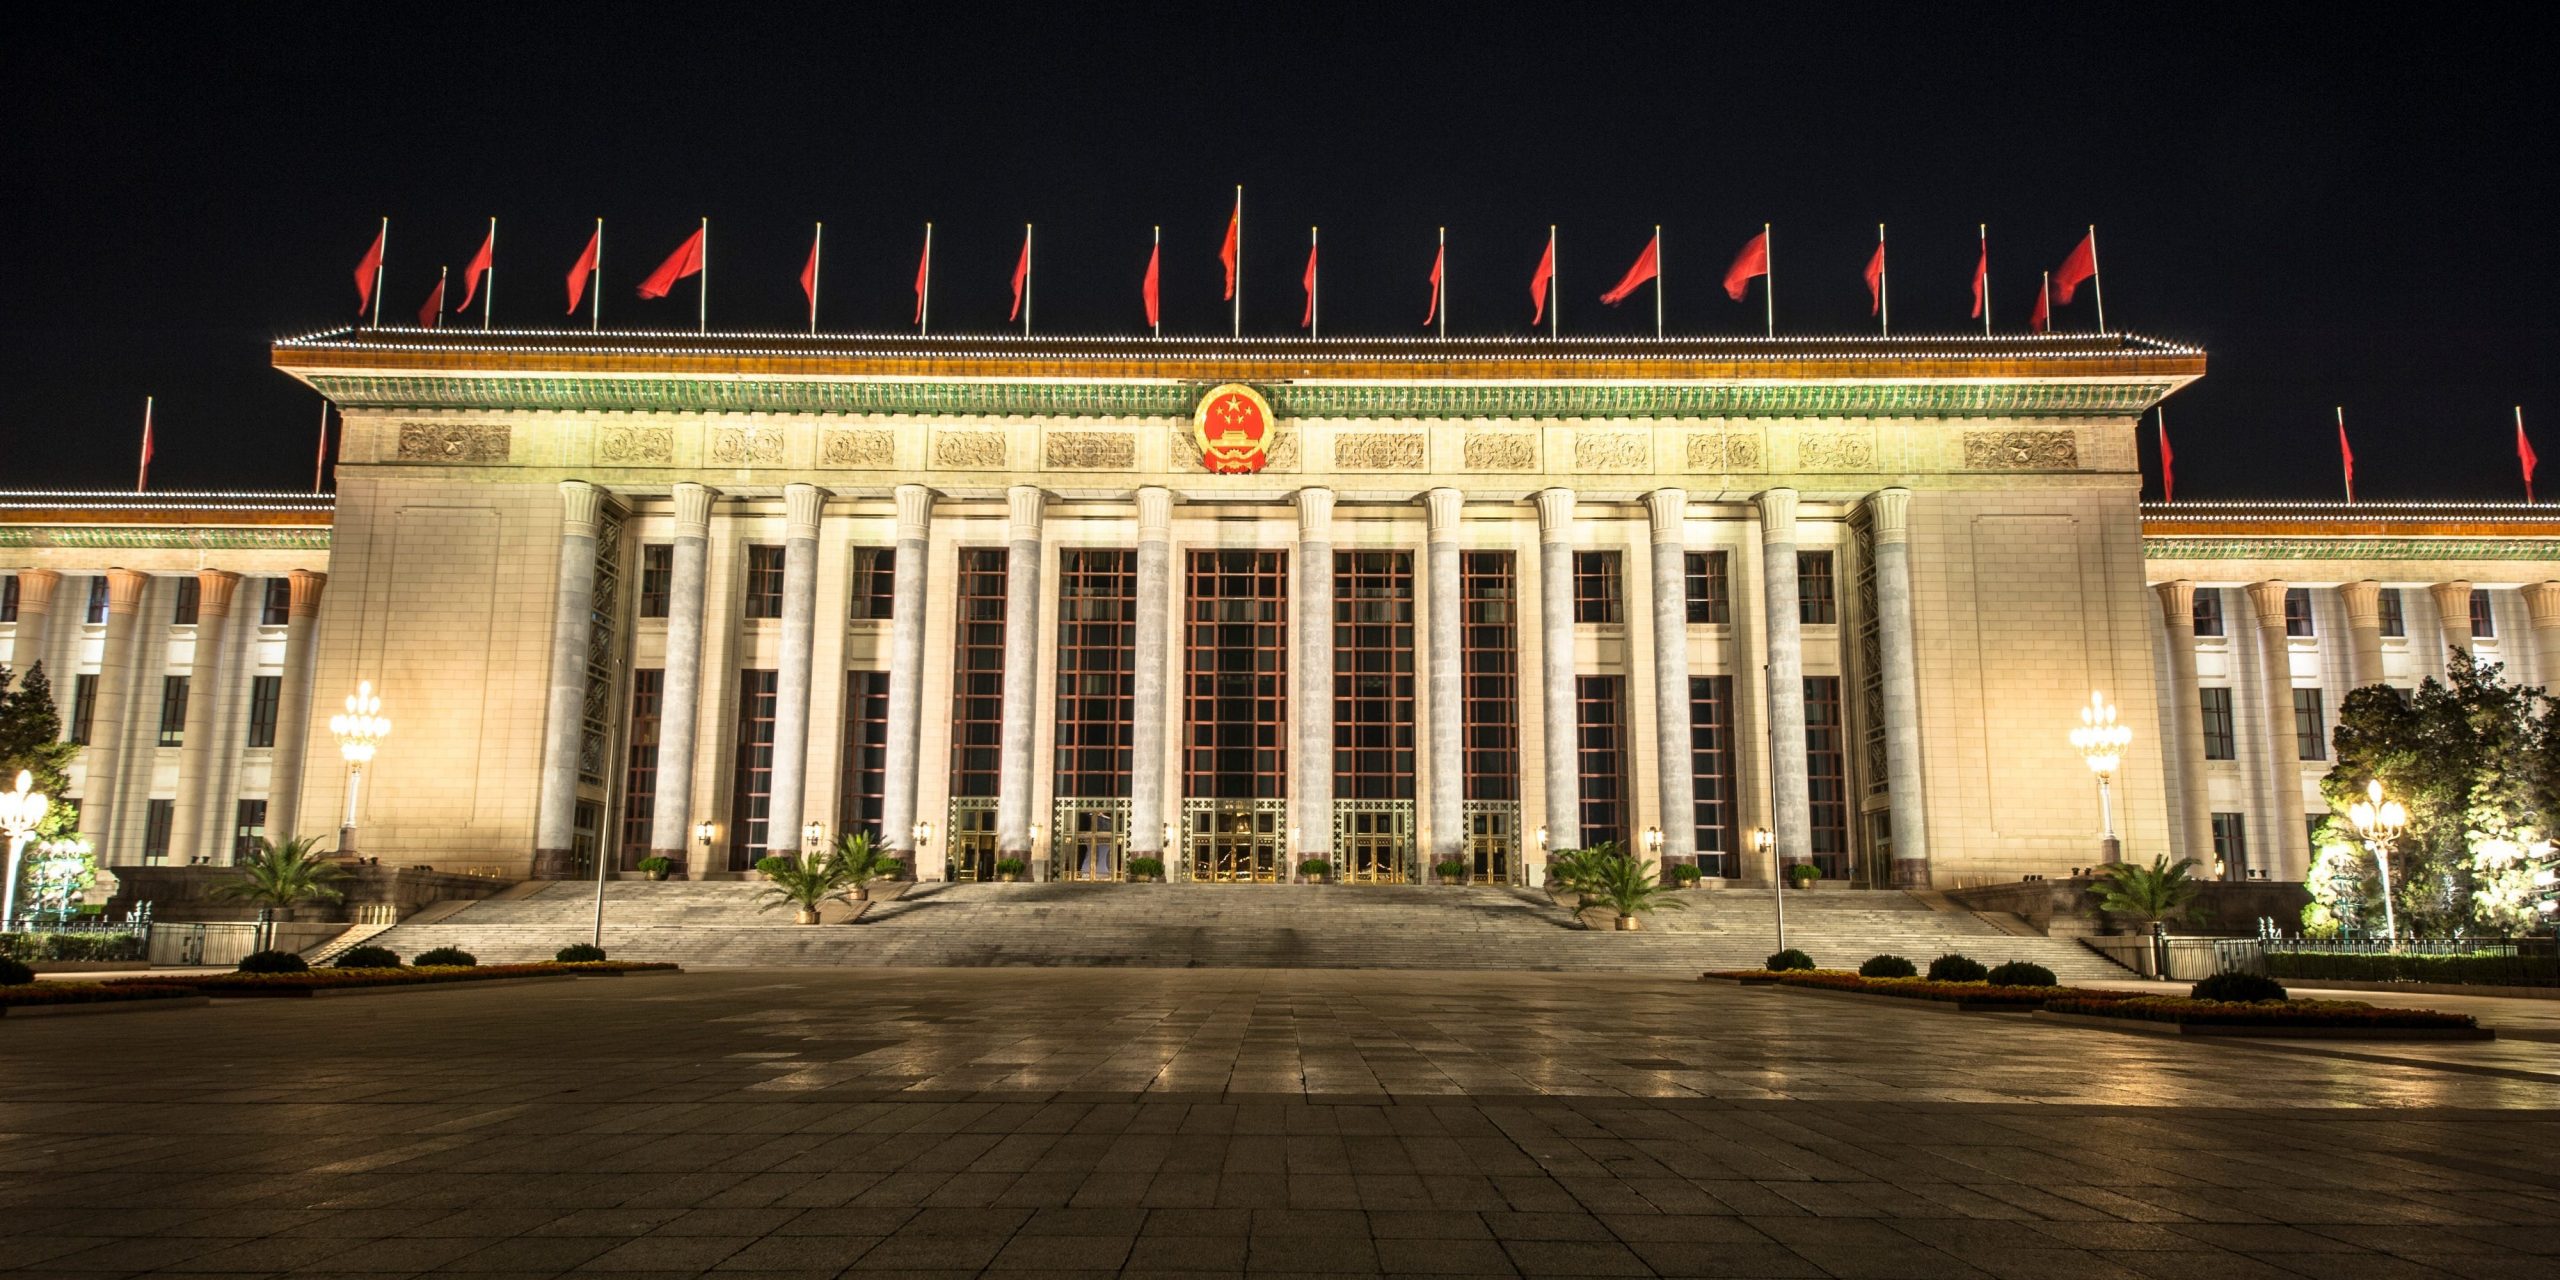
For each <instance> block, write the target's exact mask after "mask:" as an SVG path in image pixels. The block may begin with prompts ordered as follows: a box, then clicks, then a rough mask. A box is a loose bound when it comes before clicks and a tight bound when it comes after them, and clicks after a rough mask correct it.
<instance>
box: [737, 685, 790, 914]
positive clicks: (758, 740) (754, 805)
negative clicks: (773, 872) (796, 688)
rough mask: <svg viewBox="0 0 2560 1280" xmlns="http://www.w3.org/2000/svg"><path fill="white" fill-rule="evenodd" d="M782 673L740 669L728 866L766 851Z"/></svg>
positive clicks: (746, 863)
mask: <svg viewBox="0 0 2560 1280" xmlns="http://www.w3.org/2000/svg"><path fill="white" fill-rule="evenodd" d="M780 676H781V673H780V672H777V671H769V670H768V671H759V670H755V669H752V668H750V669H748V670H745V671H741V672H739V673H738V755H737V769H736V772H735V773H734V774H732V775H731V779H730V785H729V870H731V871H744V870H746V869H748V868H749V867H752V866H754V865H755V864H756V859H758V858H761V857H763V856H764V845H765V835H766V832H765V819H766V818H767V816H768V815H769V814H770V813H771V812H772V806H773V708H774V702H775V700H776V697H777V695H778V692H779V690H780V688H781V684H780Z"/></svg>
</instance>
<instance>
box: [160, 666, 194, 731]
mask: <svg viewBox="0 0 2560 1280" xmlns="http://www.w3.org/2000/svg"><path fill="white" fill-rule="evenodd" d="M160 745H161V746H164V747H183V746H185V745H187V678H186V677H185V676H162V677H160Z"/></svg>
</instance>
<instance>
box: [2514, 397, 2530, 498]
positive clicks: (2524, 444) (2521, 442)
mask: <svg viewBox="0 0 2560 1280" xmlns="http://www.w3.org/2000/svg"><path fill="white" fill-rule="evenodd" d="M2516 446H2517V447H2516V462H2517V463H2518V464H2519V465H2520V467H2521V464H2522V463H2523V462H2524V454H2525V451H2526V450H2529V449H2531V448H2532V447H2533V444H2532V442H2531V441H2528V440H2526V439H2525V438H2524V406H2523V405H2517V406H2516ZM2521 469H2522V470H2523V471H2524V503H2525V505H2526V506H2528V507H2529V506H2532V505H2533V468H2531V467H2521Z"/></svg>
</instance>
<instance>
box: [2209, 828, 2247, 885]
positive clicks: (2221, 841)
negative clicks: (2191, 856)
mask: <svg viewBox="0 0 2560 1280" xmlns="http://www.w3.org/2000/svg"><path fill="white" fill-rule="evenodd" d="M2213 860H2214V861H2216V862H2218V863H2221V864H2222V868H2223V872H2224V874H2226V875H2228V874H2231V873H2233V872H2237V873H2239V877H2240V878H2241V879H2247V878H2248V875H2249V820H2248V818H2247V817H2245V816H2243V815H2241V814H2237V813H2217V814H2215V815H2213Z"/></svg>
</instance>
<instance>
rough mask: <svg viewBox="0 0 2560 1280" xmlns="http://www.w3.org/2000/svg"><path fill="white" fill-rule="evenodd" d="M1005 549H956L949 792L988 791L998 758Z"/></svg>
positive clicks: (1001, 753) (991, 792)
mask: <svg viewBox="0 0 2560 1280" xmlns="http://www.w3.org/2000/svg"><path fill="white" fill-rule="evenodd" d="M1004 590H1005V553H1004V552H1002V551H999V550H994V549H991V548H985V547H970V548H964V549H963V550H962V551H961V552H960V582H959V592H960V602H959V608H958V610H957V611H956V613H955V615H954V617H955V619H956V621H957V623H958V626H957V627H956V628H955V634H954V635H953V637H952V651H951V794H952V795H954V796H991V795H994V794H995V793H996V773H997V771H998V769H999V768H1000V767H1001V766H1002V761H1003V757H1004V743H1003V737H1004Z"/></svg>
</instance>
